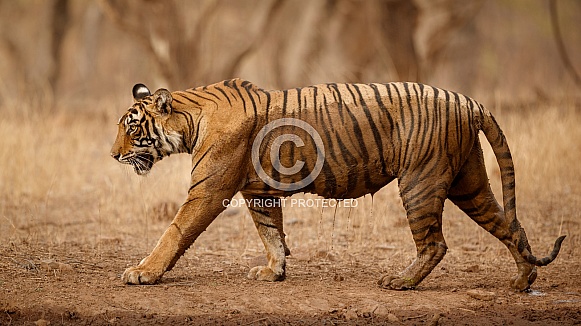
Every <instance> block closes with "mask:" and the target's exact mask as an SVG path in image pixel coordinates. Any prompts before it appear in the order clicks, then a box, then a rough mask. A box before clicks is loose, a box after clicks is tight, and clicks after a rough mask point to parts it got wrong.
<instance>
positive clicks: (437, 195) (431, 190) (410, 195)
mask: <svg viewBox="0 0 581 326" xmlns="http://www.w3.org/2000/svg"><path fill="white" fill-rule="evenodd" d="M426 170H429V168H427V169H426ZM422 172H423V171H417V173H408V175H412V177H409V178H407V177H403V178H400V179H399V187H400V194H401V198H402V201H403V204H404V207H405V209H406V212H407V219H408V223H409V225H410V228H411V231H412V235H413V239H414V241H415V243H416V250H417V257H416V259H415V260H414V261H413V263H412V264H411V265H410V266H408V267H407V268H406V269H405V270H404V271H403V272H402V273H400V274H399V275H384V276H382V277H381V278H380V280H379V281H378V282H377V283H378V285H379V286H380V287H382V288H385V289H392V290H408V289H413V288H415V287H416V286H417V285H418V284H419V283H420V282H421V281H422V280H423V279H424V278H425V277H426V276H428V274H430V272H431V271H432V270H433V269H434V267H436V265H438V263H439V262H440V261H441V260H442V258H444V255H445V254H446V251H447V246H446V242H445V241H444V235H443V234H442V211H443V208H444V200H445V199H446V191H447V186H446V184H449V182H448V181H447V180H445V179H446V178H447V177H446V174H447V173H438V174H435V175H439V177H437V178H435V180H437V181H434V180H433V179H431V178H430V176H428V175H422V174H423V173H422ZM442 176H443V177H442ZM438 181H441V182H438Z"/></svg>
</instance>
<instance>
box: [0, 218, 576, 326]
mask: <svg viewBox="0 0 581 326" xmlns="http://www.w3.org/2000/svg"><path fill="white" fill-rule="evenodd" d="M240 219H245V218H244V217H241V216H238V215H236V214H225V215H224V216H221V217H220V218H219V219H218V221H216V223H215V224H213V225H212V226H211V227H210V228H209V229H208V231H207V232H206V233H205V234H203V236H202V237H201V238H200V239H199V243H200V245H197V244H198V243H196V246H195V247H194V248H193V249H191V250H190V251H188V253H186V255H185V256H184V257H182V259H181V260H180V261H179V262H178V264H177V265H176V267H175V268H174V270H172V271H171V272H169V273H166V275H165V276H164V278H163V279H162V282H161V283H160V284H158V285H153V286H127V285H124V284H122V282H121V280H120V275H121V273H122V272H123V270H124V268H126V267H127V266H130V265H131V264H135V263H137V262H138V261H139V260H140V259H141V258H142V257H143V255H145V254H146V253H147V251H148V248H147V246H144V245H142V244H141V240H143V233H142V232H137V233H136V234H133V235H131V234H130V235H127V236H126V237H125V238H124V239H122V238H121V237H112V238H111V237H104V236H100V237H97V240H95V241H93V240H90V239H92V234H91V232H90V231H87V229H91V228H92V229H98V228H99V227H97V226H95V225H94V226H93V227H91V226H88V225H87V223H88V224H91V223H90V221H80V223H79V224H77V225H72V224H67V225H61V226H54V225H47V224H45V223H42V225H37V226H30V228H29V231H28V233H27V234H29V236H28V237H20V238H19V240H17V239H16V237H13V238H12V239H11V240H9V241H3V242H2V244H1V245H0V257H1V259H0V324H2V325H21V324H27V325H31V324H33V323H35V322H36V324H37V325H42V324H43V322H45V321H46V322H50V324H51V325H61V324H62V325H71V324H75V325H76V324H86V325H101V324H119V325H142V324H143V325H148V324H177V325H181V324H202V325H223V324H224V325H280V324H297V325H313V324H326V325H351V324H353V325H355V324H378V325H379V324H386V323H387V324H409V325H436V324H438V325H463V324H466V325H470V324H482V325H507V324H514V325H520V324H536V325H562V324H565V325H574V324H579V323H581V282H580V281H579V276H580V274H579V271H580V270H581V263H580V260H579V257H578V256H576V255H575V253H574V250H572V249H571V246H570V244H571V242H570V241H569V245H568V243H567V240H566V242H565V244H564V246H563V250H562V252H561V255H560V256H559V258H558V259H557V261H555V262H554V263H553V264H551V265H550V266H549V267H546V268H541V269H540V270H539V278H538V279H537V281H536V283H535V284H534V286H533V291H531V292H529V293H514V292H513V291H511V290H510V289H509V287H508V283H509V279H510V277H512V275H513V273H515V266H514V263H513V261H512V258H510V257H509V255H508V251H507V250H506V249H504V248H502V247H501V246H500V245H498V244H496V243H495V242H497V241H496V240H495V239H493V238H492V237H489V238H484V239H481V240H479V241H476V242H473V241H468V242H465V240H461V239H456V240H455V238H454V237H451V238H452V239H450V241H449V242H452V244H451V245H450V247H451V249H450V251H449V254H448V255H447V256H446V258H445V259H444V260H443V261H442V262H441V263H440V265H438V266H437V267H436V269H435V270H434V272H432V274H431V275H430V276H428V278H427V279H426V280H424V282H423V283H422V284H421V285H420V286H419V287H418V288H417V289H416V290H413V291H406V292H395V291H388V290H382V289H379V288H378V287H377V286H376V284H375V282H376V281H377V279H378V278H379V276H380V275H381V274H382V273H396V272H397V271H399V270H401V269H402V268H404V267H405V265H406V264H407V263H409V262H410V261H411V259H412V258H413V255H414V252H413V251H414V250H413V247H412V246H413V244H412V243H411V242H410V241H409V240H410V239H402V243H401V246H389V245H387V246H386V245H380V244H370V245H369V246H367V247H366V246H365V245H361V246H355V247H351V249H348V250H346V249H342V248H345V247H344V246H343V245H346V244H344V243H343V242H342V241H341V240H339V239H340V237H338V236H337V235H333V237H335V238H336V239H335V244H334V245H333V247H335V249H334V250H329V251H327V250H324V249H320V248H316V246H315V248H313V247H308V246H302V245H295V246H294V247H292V245H291V250H292V251H293V255H292V256H291V257H290V258H289V260H288V266H287V279H286V280H285V281H283V282H277V283H265V282H258V281H251V280H247V279H246V273H247V272H248V270H249V268H250V267H252V266H254V265H257V264H262V261H263V260H264V259H265V258H264V257H263V256H262V254H261V252H260V249H259V248H260V247H259V244H258V243H252V244H250V245H248V244H247V245H246V247H245V248H241V249H237V247H240V246H244V242H245V241H246V240H240V236H239V235H238V234H237V231H238V230H239V228H238V227H237V226H238V225H239V224H237V223H238V222H234V221H236V220H240ZM465 220H468V218H465ZM165 224H166V223H165V222H164V221H152V222H151V224H150V225H149V230H148V232H149V234H151V236H147V237H151V238H152V239H150V242H153V241H154V240H155V239H153V238H154V236H153V234H158V233H161V231H162V230H163V228H164V225H165ZM233 226H234V227H233ZM302 227H303V226H301V225H300V224H298V225H287V229H288V230H289V231H288V232H290V233H291V234H292V233H293V232H292V230H293V228H295V229H296V228H298V229H299V230H300V229H301V228H302ZM31 228H32V229H34V228H37V229H39V228H40V229H44V231H32V232H30V229H31ZM394 228H395V229H397V230H399V231H398V232H400V231H401V232H406V231H407V230H406V228H407V226H405V225H401V226H398V225H395V226H394ZM451 228H452V229H454V228H455V227H454V226H453V225H451ZM48 229H51V230H50V231H47V230H48ZM59 229H60V230H65V229H66V230H67V232H70V234H71V235H70V236H68V239H67V240H66V241H63V242H60V243H58V244H57V243H51V242H47V241H45V239H41V238H40V237H39V236H38V235H42V234H49V233H54V232H57V230H59ZM251 231H252V230H245V231H244V232H251ZM339 231H340V230H339ZM339 231H338V233H341V232H339ZM35 232H38V233H35ZM63 232H64V231H63ZM252 232H255V231H252ZM352 232H353V233H356V231H352ZM408 232H409V231H408ZM101 233H102V231H101ZM35 234H36V235H35ZM74 234H79V235H82V236H81V237H79V236H74ZM250 237H252V235H251V236H250ZM255 238H258V236H257V235H255ZM547 239H548V238H547ZM568 240H570V239H568ZM249 241H250V240H249ZM252 241H253V240H252ZM252 241H251V242H252ZM543 241H545V239H544V238H543ZM223 242H227V244H223ZM479 243H480V244H479ZM535 245H537V246H538V244H537V243H535V244H534V245H533V247H534V246H535ZM542 247H543V248H549V243H546V246H542ZM150 248H151V246H149V249H150Z"/></svg>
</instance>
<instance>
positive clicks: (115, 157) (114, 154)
mask: <svg viewBox="0 0 581 326" xmlns="http://www.w3.org/2000/svg"><path fill="white" fill-rule="evenodd" d="M111 157H113V158H114V159H115V160H117V161H119V158H120V157H121V154H119V153H111Z"/></svg>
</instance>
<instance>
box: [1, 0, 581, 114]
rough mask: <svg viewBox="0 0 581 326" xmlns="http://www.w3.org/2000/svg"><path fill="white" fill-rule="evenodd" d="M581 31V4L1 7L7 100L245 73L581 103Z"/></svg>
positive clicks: (68, 2)
mask: <svg viewBox="0 0 581 326" xmlns="http://www.w3.org/2000/svg"><path fill="white" fill-rule="evenodd" d="M551 5H553V7H555V8H554V9H556V10H554V12H551V10H550V9H551ZM552 14H553V15H552ZM580 22H581V2H580V1H577V0H557V1H551V0H470V1H464V0H415V1H414V0H377V1H361V0H316V1H313V0H260V1H255V0H237V1H233V0H230V1H228V0H198V1H180V0H170V1H161V0H160V1H155V0H127V1H113V0H82V1H74V0H50V1H46V0H19V1H13V0H0V102H1V101H10V100H13V99H15V98H16V97H18V98H20V97H21V96H24V97H31V96H34V97H40V101H42V103H43V105H49V106H51V105H52V106H70V105H78V104H79V103H84V101H87V100H90V101H93V100H95V99H102V98H104V97H107V98H114V97H121V96H123V98H124V99H127V98H128V94H130V90H131V87H132V86H133V84H135V83H137V82H143V83H145V84H147V85H148V86H150V88H154V89H155V88H157V87H166V88H169V89H171V90H178V89H186V88H190V87H194V86H199V85H205V84H210V83H214V82H217V81H221V80H224V79H228V78H232V77H241V78H244V79H248V80H251V81H253V82H254V83H255V84H257V85H259V86H261V87H263V88H267V89H271V88H290V87H298V86H306V85H310V84H315V83H323V82H389V81H420V82H423V83H427V84H432V85H434V86H439V87H443V88H447V89H451V90H455V91H459V92H461V93H465V94H467V95H469V96H472V97H474V98H477V99H480V100H481V101H483V102H484V103H485V104H488V106H491V104H494V103H495V102H492V101H498V100H500V101H501V102H503V103H506V102H508V103H511V102H521V103H522V102H526V103H531V102H535V101H538V100H541V101H544V100H550V99H553V98H555V97H562V96H565V95H570V94H575V93H578V90H579V88H577V87H576V86H575V78H579V77H575V76H573V75H572V74H571V73H572V72H573V71H574V70H576V71H581V57H580V56H579V55H578V54H579V53H580V52H581V32H580V30H581V28H580ZM555 27H558V28H559V32H560V39H561V40H560V41H559V42H562V46H563V49H564V50H565V53H566V55H567V56H568V57H569V63H568V64H569V65H570V66H568V64H567V63H566V59H565V60H564V57H563V55H562V53H560V52H559V43H558V42H557V41H558V40H557V38H556V37H555ZM577 82H578V83H581V81H580V80H577ZM83 109H84V110H91V109H92V108H91V107H90V106H83Z"/></svg>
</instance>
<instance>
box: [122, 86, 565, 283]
mask: <svg viewBox="0 0 581 326" xmlns="http://www.w3.org/2000/svg"><path fill="white" fill-rule="evenodd" d="M132 93H133V98H134V103H133V104H132V105H131V107H129V109H128V110H127V112H126V113H125V114H123V115H122V116H121V118H120V120H119V122H118V133H117V137H116V139H115V142H114V144H113V147H112V149H111V156H112V157H113V158H114V159H116V160H117V161H119V162H120V163H123V164H129V165H131V166H132V167H133V169H134V171H135V172H136V173H137V174H139V175H145V174H147V173H148V172H149V171H150V170H151V169H152V166H153V165H154V164H155V163H156V162H158V161H160V160H162V159H163V158H165V157H168V156H170V155H171V154H177V153H188V154H191V157H192V170H191V181H190V187H189V189H188V193H187V199H186V201H185V202H184V203H183V205H182V206H181V207H180V208H179V210H178V211H177V214H176V215H175V217H174V219H173V221H172V222H171V224H170V225H169V227H168V228H167V229H166V230H165V232H164V233H163V235H162V236H161V238H160V239H159V241H158V242H157V244H156V246H155V248H154V249H153V251H152V252H151V253H150V254H149V255H148V256H147V257H145V258H144V259H143V260H142V261H141V262H140V263H139V264H138V265H137V266H133V267H129V268H127V269H126V270H125V272H124V273H123V275H122V281H123V282H124V283H126V284H154V283H156V282H158V281H159V280H160V279H161V277H162V276H163V275H164V273H165V272H167V271H169V270H171V269H172V268H173V267H174V265H175V264H176V262H177V261H178V259H179V258H180V257H181V256H182V255H183V254H184V253H185V251H186V250H187V249H188V248H189V247H190V246H191V245H192V244H193V243H194V241H195V240H196V239H197V238H198V236H199V235H200V234H201V233H202V232H204V231H205V230H206V228H207V227H208V226H209V225H210V223H212V221H213V220H214V219H215V218H216V217H217V216H218V215H219V214H220V213H221V212H222V211H223V210H224V209H225V208H226V206H227V205H225V204H224V203H225V201H228V200H230V199H232V198H233V196H234V195H235V194H237V193H238V192H240V193H241V194H242V196H243V198H244V199H245V200H247V201H248V203H249V205H248V208H249V211H250V215H251V217H252V220H253V222H254V224H255V226H256V229H257V230H258V235H259V237H260V239H261V240H262V242H263V244H264V247H265V251H266V256H267V265H264V266H256V267H253V268H251V269H250V271H249V272H248V278H250V279H253V280H259V281H271V282H273V281H282V280H284V279H285V277H286V272H285V270H286V256H288V255H290V250H289V247H288V246H287V244H286V241H285V236H286V235H285V233H284V229H283V210H282V207H281V206H280V205H270V206H268V205H261V204H260V200H265V199H268V200H277V199H280V198H285V197H288V196H291V195H293V194H295V193H300V192H304V193H313V194H317V195H319V196H322V197H323V198H334V199H337V200H346V199H351V200H352V199H354V198H358V197H361V196H364V195H366V194H374V193H375V192H377V191H378V190H380V189H381V188H382V187H384V186H386V185H387V184H388V183H390V182H391V181H393V180H394V179H397V180H398V187H399V195H400V197H401V200H402V202H403V206H404V208H405V211H406V216H407V221H408V224H409V227H410V229H411V233H412V236H413V240H414V242H415V245H416V258H415V260H413V262H412V263H411V264H410V265H409V266H408V267H407V268H405V269H404V270H403V271H401V272H400V273H396V274H394V275H389V274H388V275H382V276H381V277H380V278H379V281H378V285H379V286H380V287H381V288H384V289H391V290H408V289H414V288H416V287H417V286H418V284H420V282H422V280H423V279H424V278H425V277H426V276H427V275H428V274H430V272H431V271H432V270H433V269H434V267H435V266H436V265H437V264H438V263H439V262H440V261H441V260H442V258H443V257H444V255H445V254H446V251H447V248H448V247H447V245H446V242H445V240H444V236H443V234H442V213H443V206H444V202H445V200H446V199H449V200H450V201H452V202H453V203H454V204H455V205H456V206H458V207H459V208H460V209H461V210H462V211H463V212H464V213H465V214H466V215H468V216H469V217H470V218H471V219H472V220H474V221H475V222H476V223H477V224H478V225H480V226H481V227H482V228H484V229H485V230H486V231H488V232H489V233H490V234H492V235H493V236H495V237H496V238H497V239H498V240H500V241H501V242H502V243H503V244H504V245H505V246H506V247H507V248H508V250H509V252H510V253H511V254H512V257H513V258H514V260H515V263H516V266H517V275H516V276H514V277H513V278H512V279H511V281H510V286H511V288H513V289H514V290H516V291H526V290H529V289H530V286H531V284H533V282H534V281H535V279H536V277H537V267H539V266H545V265H548V264H549V263H551V262H552V261H553V260H554V259H555V258H556V257H557V255H558V253H559V250H560V248H561V243H562V242H563V240H564V239H565V236H564V235H563V236H560V237H558V238H557V239H556V241H555V243H554V246H553V250H552V252H551V253H550V254H549V255H548V256H547V257H544V258H537V257H535V256H534V255H533V253H532V250H531V247H530V245H529V242H528V239H527V236H526V233H525V230H524V229H523V228H522V227H521V224H520V222H519V220H518V219H517V216H516V196H515V171H514V164H513V160H512V156H511V152H510V149H509V146H508V143H507V140H506V137H505V136H504V133H503V131H502V130H501V128H500V127H499V125H498V123H497V122H496V120H495V118H494V117H493V115H492V114H491V113H490V112H489V111H488V110H487V109H486V108H485V107H484V106H483V105H481V104H480V103H478V102H477V101H475V100H473V99H472V98H470V97H467V96H465V95H462V94H459V93H457V92H452V91H447V90H443V89H440V88H437V87H432V86H428V85H424V84H421V83H414V82H392V83H383V84H379V83H370V84H362V83H328V84H319V85H315V86H309V87H302V88H294V89H286V90H264V89H262V88H259V87H258V86H256V85H254V84H253V83H251V82H250V81H247V80H243V79H231V80H225V81H222V82H218V83H215V84H212V85H207V86H201V87H196V88H191V89H187V90H185V91H174V92H170V91H169V90H167V89H164V88H161V89H158V90H157V91H155V92H154V93H153V94H152V93H151V91H150V90H149V89H148V88H147V87H146V86H145V85H143V84H137V85H135V86H134V87H133V90H132ZM480 131H482V132H483V133H484V135H485V137H486V139H487V141H488V142H489V143H490V145H491V147H492V150H493V152H494V154H495V157H496V161H497V163H498V165H499V167H500V173H501V176H500V177H501V181H502V194H503V196H502V198H503V207H501V206H500V205H499V204H498V202H497V201H496V199H495V197H494V194H493V192H492V190H491V187H490V184H489V180H488V175H487V172H486V168H485V165H484V159H483V152H482V147H481V144H480V140H479V137H478V135H479V132H480ZM258 139H259V140H260V141H257V140H258ZM257 142H258V145H257ZM315 170H316V171H315ZM313 172H317V173H313Z"/></svg>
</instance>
